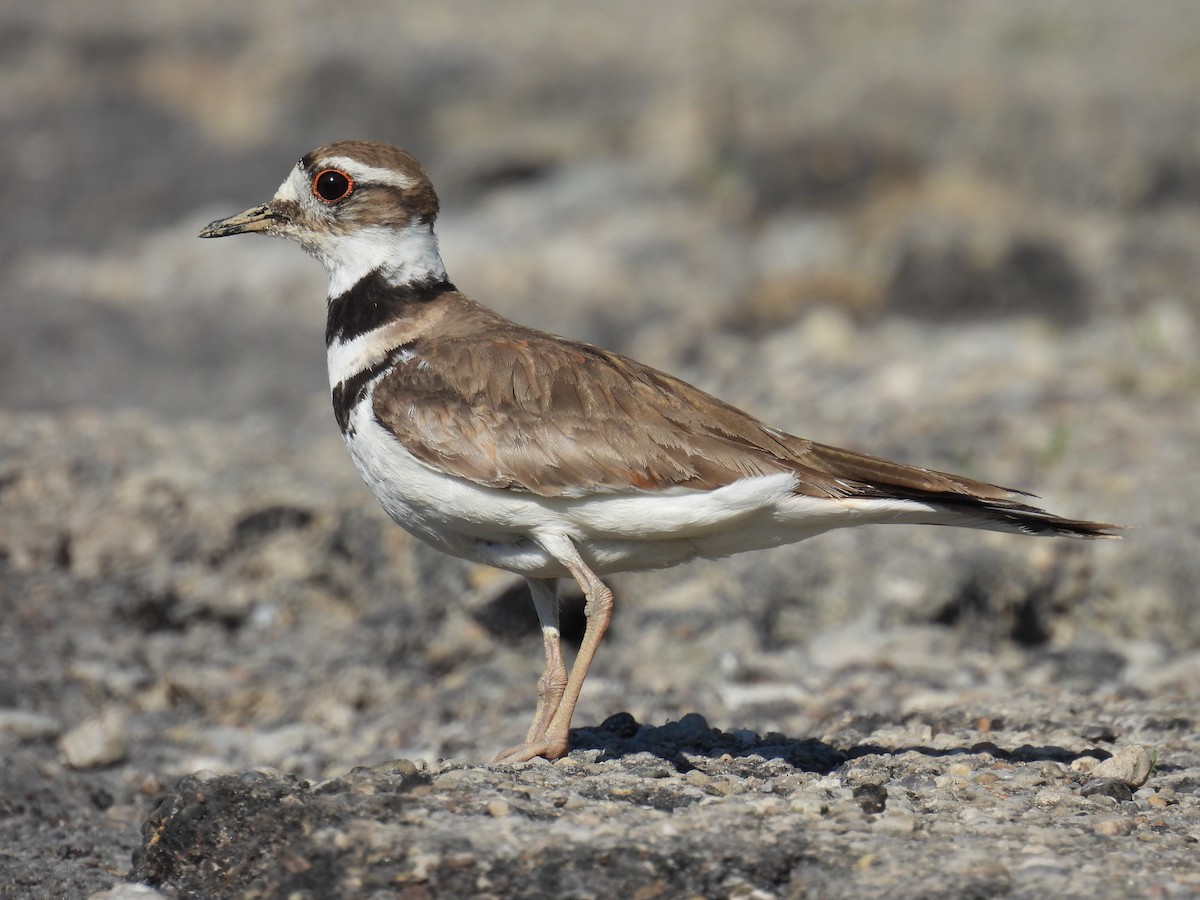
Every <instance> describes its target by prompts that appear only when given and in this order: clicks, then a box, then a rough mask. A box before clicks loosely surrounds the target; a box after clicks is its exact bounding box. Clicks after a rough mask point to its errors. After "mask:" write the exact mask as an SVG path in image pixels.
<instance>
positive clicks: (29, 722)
mask: <svg viewBox="0 0 1200 900" xmlns="http://www.w3.org/2000/svg"><path fill="white" fill-rule="evenodd" d="M61 733H62V725H61V724H59V721H58V720H57V719H56V718H54V717H53V716H46V715H42V714H41V713H35V712H30V711H29V710H25V709H2V710H0V741H6V740H14V741H39V740H46V739H48V738H52V737H58V735H59V734H61Z"/></svg>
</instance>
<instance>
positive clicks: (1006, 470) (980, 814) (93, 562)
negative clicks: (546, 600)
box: [0, 0, 1200, 900]
mask: <svg viewBox="0 0 1200 900" xmlns="http://www.w3.org/2000/svg"><path fill="white" fill-rule="evenodd" d="M555 9H556V12H555V14H554V15H547V14H546V12H545V9H544V8H543V7H542V6H541V5H540V4H534V3H531V2H517V3H509V4H505V5H504V6H503V9H502V8H501V7H500V6H499V5H497V6H495V7H492V6H481V5H478V4H468V3H465V2H463V3H460V2H449V3H441V4H436V5H434V6H432V7H431V6H430V5H429V4H410V3H390V4H386V5H384V4H378V3H370V2H366V0H356V2H343V3H340V4H338V5H337V6H336V7H335V6H334V5H332V4H326V3H322V2H314V3H310V4H307V5H306V6H305V7H304V10H305V14H304V15H303V16H300V15H297V14H296V7H295V6H294V5H293V4H289V3H285V2H283V0H279V2H263V3H258V4H252V5H248V4H244V3H234V2H232V0H216V2H212V3H208V4H204V5H200V6H198V5H195V4H184V3H159V4H155V5H153V6H152V7H142V6H140V5H128V6H123V5H119V4H118V5H116V6H113V5H106V6H104V7H103V8H102V7H101V6H98V5H96V4H90V3H84V2H82V0H64V2H59V3H56V4H52V5H51V4H44V3H40V2H32V0H17V2H13V3H10V4H8V5H6V7H5V9H4V11H3V12H0V47H3V48H4V53H3V54H0V71H2V72H3V74H4V78H3V79H0V157H2V158H3V160H4V161H5V164H6V166H7V172H8V173H9V174H10V176H14V177H13V181H14V182H15V183H16V184H18V185H20V186H21V187H22V189H23V190H22V192H21V195H20V196H21V199H20V201H19V202H18V203H15V204H13V205H12V212H11V213H10V215H8V216H5V217H3V218H2V219H0V259H2V260H3V265H2V266H0V284H2V287H3V297H4V301H3V302H4V312H3V315H4V320H3V321H4V326H3V328H0V375H2V376H3V377H0V648H2V649H3V653H0V897H9V896H11V897H76V896H78V897H85V896H98V897H107V898H111V900H116V898H131V897H153V896H164V897H170V898H175V897H224V896H231V897H274V896H291V897H313V898H316V897H359V896H393V895H399V896H405V897H413V898H415V897H432V896H471V895H478V896H493V897H521V896H528V897H537V896H560V897H593V896H595V897H599V896H612V895H614V894H628V895H630V896H633V897H639V898H650V897H658V896H662V897H675V896H705V897H742V898H752V897H775V896H793V897H810V896H811V897H861V896H880V895H884V894H887V895H889V896H894V897H898V898H904V897H922V898H925V897H991V896H1011V897H1045V896H1064V897H1090V898H1094V897H1127V896H1154V897H1162V896H1166V897H1174V896H1180V897H1183V896H1194V895H1196V894H1197V893H1200V862H1198V861H1197V850H1196V843H1197V840H1198V839H1200V725H1198V716H1197V705H1198V704H1200V626H1197V624H1196V623H1197V622H1198V621H1200V615H1198V613H1200V610H1198V606H1200V602H1198V597H1197V591H1196V588H1195V585H1196V584H1197V583H1200V558H1198V557H1197V554H1196V552H1195V543H1196V538H1197V537H1198V536H1200V520H1198V519H1197V515H1196V513H1195V510H1196V508H1197V506H1198V505H1200V474H1198V473H1197V469H1196V465H1195V452H1196V450H1195V448H1196V447H1197V446H1200V365H1198V364H1197V360H1198V359H1200V330H1198V325H1200V288H1198V287H1197V285H1200V254H1197V252H1196V250H1195V248H1196V247H1197V246H1198V244H1200V151H1198V149H1197V143H1196V135H1197V134H1200V113H1198V112H1197V107H1196V105H1195V102H1194V98H1195V96H1196V93H1197V90H1198V89H1200V44H1198V43H1197V41H1196V35H1198V34H1200V10H1198V9H1197V8H1196V7H1195V6H1194V5H1193V4H1190V3H1187V2H1183V0H1178V2H1165V3H1160V4H1154V5H1153V6H1150V7H1145V6H1139V7H1136V8H1135V7H1133V6H1130V5H1127V4H1124V3H1121V2H1118V0H1090V2H1086V3H1085V2H1076V3H1071V2H1062V3H1055V4H1045V3H1040V2H1033V0H1021V2H1014V3H1008V4H1003V5H1000V4H990V3H985V2H983V0H968V2H963V0H954V2H950V0H944V2H943V0H938V2H929V3H923V4H919V5H918V4H892V3H882V2H880V3H875V2H864V3H856V4H851V5H847V4H835V3H828V4H826V3H811V4H794V3H790V2H787V3H785V2H782V0H780V2H761V3H754V4H743V5H739V6H737V7H736V8H735V7H734V6H732V5H727V4H721V3H717V2H715V0H714V2H691V3H687V4H683V3H679V4H674V3H663V4H654V5H652V6H650V7H647V6H646V5H645V4H634V3H632V2H624V0H620V2H616V3H611V4H605V5H603V6H596V5H594V4H591V5H588V4H566V5H560V6H559V7H556V8H555ZM346 137H371V138H377V139H383V140H392V141H395V142H397V143H401V144H404V145H406V146H408V147H410V148H411V149H413V150H414V151H415V152H417V153H418V154H419V155H420V156H421V157H422V158H423V159H424V160H425V162H426V163H427V165H428V168H429V169H430V171H431V173H432V175H433V177H434V180H435V183H436V184H437V185H438V186H439V188H440V189H441V191H442V194H443V199H444V204H443V219H442V227H441V228H440V233H441V235H442V245H443V251H444V255H445V257H446V261H447V265H448V268H449V270H450V272H451V275H452V276H453V278H454V280H455V281H456V283H458V284H459V285H460V286H462V287H463V288H464V289H465V290H467V291H468V292H469V293H471V294H472V295H474V296H476V297H477V298H478V299H480V300H482V301H484V302H487V303H489V304H491V305H494V306H495V307H497V308H498V309H500V310H501V311H502V312H504V313H506V314H508V315H511V316H513V317H514V318H518V319H520V320H522V321H525V322H528V323H530V324H536V325H538V326H541V327H545V328H548V329H550V330H554V331H558V332H561V333H566V334H569V335H571V336H573V337H579V338H583V339H587V340H592V341H596V342H600V343H603V344H605V345H607V346H609V347H612V348H613V349H616V350H619V351H622V352H626V353H630V354H632V355H634V356H637V357H639V358H641V359H644V360H646V361H647V362H650V363H652V364H654V365H656V366H659V367H660V368H664V369H666V370H668V371H671V372H674V373H676V374H679V375H681V376H682V377H684V378H686V379H688V380H690V381H693V382H694V383H697V384H699V385H701V386H703V387H705V388H707V389H709V390H712V391H714V392H716V393H717V394H719V395H720V396H722V397H723V398H725V399H727V400H729V401H731V402H734V403H736V404H738V405H740V406H743V407H745V408H748V409H751V410H753V411H754V412H756V413H758V414H760V415H761V416H762V417H764V418H766V419H768V420H769V421H771V422H773V423H774V424H778V425H780V426H781V427H784V428H786V429H788V430H790V431H794V432H796V433H799V434H803V435H805V436H808V437H813V438H815V439H818V440H822V441H826V442H829V443H836V444H842V445H845V446H851V447H855V448H859V449H863V450H866V451H869V452H874V453H878V454H881V455H885V456H892V457H896V458H900V459H904V460H907V461H911V462H914V463H919V464H924V465H929V466H933V467H936V468H942V469H949V470H956V471H962V472H964V473H965V474H969V475H973V476H975V477H982V478H986V479H988V480H992V481H996V482H998V483H1002V484H1011V485H1014V486H1016V487H1021V488H1027V489H1030V490H1034V491H1036V492H1038V493H1039V494H1042V495H1043V497H1044V499H1045V502H1046V504H1047V505H1048V506H1049V507H1050V508H1051V509H1053V510H1055V511H1057V512H1060V513H1062V514H1064V515H1070V516H1077V517H1081V518H1094V519H1100V520H1105V521H1114V520H1115V521H1119V522H1122V523H1125V524H1127V525H1129V526H1131V528H1130V531H1129V532H1128V533H1127V535H1126V539H1125V540H1124V541H1121V542H1119V543H1118V542H1094V543H1083V542H1067V541H1048V540H1037V541H1035V540H1024V539H1021V538H1017V537H1013V536H1005V535H992V534H983V533H973V532H959V531H951V530H943V529H932V528H911V529H890V528H879V529H859V530H855V531H851V532H847V533H837V534H830V535H826V536H822V537H821V538H818V539H815V540H813V541H810V542H807V543H805V544H803V545H800V546H798V547H789V548H781V549H779V550H775V551H771V552H769V553H760V554H751V555H748V556H742V557H736V558H733V559H730V560H726V561H721V562H708V563H699V564H694V565H691V566H688V567H684V568H681V569H677V570H671V571H667V572H656V573H645V574H638V575H629V576H623V577H619V578H617V579H615V581H614V587H615V591H616V594H617V612H616V617H615V620H614V625H613V628H612V630H611V632H610V634H609V637H608V638H607V639H606V642H605V645H604V646H603V647H602V648H601V652H600V654H599V656H598V658H597V662H596V665H595V667H594V668H593V672H592V677H591V678H590V679H589V681H588V684H587V687H586V688H585V691H584V694H583V697H582V700H581V703H580V706H579V709H578V712H577V715H576V720H575V722H576V726H577V729H576V731H574V732H573V734H572V745H571V746H572V752H571V754H570V756H569V757H568V758H566V759H564V760H560V761H558V762H555V763H546V762H544V761H535V762H533V763H528V764H522V765H508V766H487V765H485V764H484V763H485V761H486V760H488V759H490V758H491V757H492V755H494V753H495V752H496V751H498V750H499V749H501V748H502V747H505V746H509V745H511V744H512V743H513V742H514V741H515V740H517V739H518V738H519V737H520V736H521V735H522V734H523V733H524V729H525V724H526V722H527V719H528V717H529V715H530V714H531V712H532V705H533V699H534V682H535V679H536V676H537V673H538V670H539V668H540V661H541V645H540V639H539V636H538V633H537V627H536V620H535V617H534V615H533V611H532V609H531V605H530V603H529V601H528V597H527V596H526V594H525V591H524V588H523V587H522V586H521V584H520V582H519V581H514V580H513V579H510V578H508V577H507V576H504V575H503V574H501V573H496V572H492V571H490V570H485V569H480V568H477V567H473V566H469V565H467V564H465V563H462V562H459V561H456V560H451V559H447V558H445V557H443V556H441V555H439V554H438V553H436V552H434V551H432V550H429V549H428V548H425V547H422V546H420V545H418V544H416V543H415V542H414V541H412V540H411V539H409V538H408V537H407V536H406V535H405V534H403V533H402V532H401V531H400V530H399V529H397V528H395V527H394V526H392V525H391V524H390V523H388V522H387V521H386V519H385V518H384V516H383V515H382V514H381V513H380V512H379V511H378V510H376V509H375V507H374V505H373V502H372V500H371V498H370V497H369V495H368V494H367V492H366V489H365V488H364V487H363V486H362V485H361V484H360V483H359V482H358V478H357V475H356V474H355V472H354V471H353V468H352V466H351V465H350V463H349V460H348V459H347V458H346V454H345V451H344V449H343V448H342V446H341V443H340V439H339V438H338V436H337V432H336V427H335V426H334V423H333V421H332V416H331V414H330V411H329V409H328V397H327V392H326V391H327V389H326V386H325V384H324V366H323V352H322V346H321V335H322V334H323V311H322V309H321V303H320V298H321V297H322V296H323V293H324V286H323V278H322V275H321V273H320V271H319V267H318V266H317V265H316V264H315V263H312V262H311V261H307V260H303V259H301V258H300V257H299V255H298V254H297V252H296V250H295V248H294V247H289V246H276V245H274V244H273V243H271V242H267V241H255V240H250V239H246V240H243V241H229V242H220V243H218V244H213V243H205V242H200V241H197V240H195V239H194V235H195V233H196V231H197V230H198V228H199V227H200V226H201V225H202V224H204V223H205V222H207V221H209V220H211V219H213V218H215V217H217V216H219V215H225V214H228V213H231V212H234V211H236V210H239V209H242V208H245V207H246V206H248V205H250V204H252V203H254V202H258V201H260V200H262V199H265V198H266V196H267V195H269V193H270V192H271V191H272V190H273V188H274V186H275V185H276V184H278V182H279V181H280V180H281V179H282V177H283V175H284V174H285V173H286V171H287V168H288V167H289V166H290V165H291V162H292V161H293V160H294V159H295V158H296V157H297V156H298V155H299V154H300V153H302V152H304V151H305V150H307V149H310V148H311V147H313V146H316V145H317V144H320V143H322V142H324V141H326V140H331V139H335V138H346ZM564 630H565V633H566V636H567V638H568V640H570V641H573V642H578V640H579V637H580V635H581V633H582V614H581V609H580V604H579V602H578V597H569V598H568V601H567V605H566V609H565V618H564Z"/></svg>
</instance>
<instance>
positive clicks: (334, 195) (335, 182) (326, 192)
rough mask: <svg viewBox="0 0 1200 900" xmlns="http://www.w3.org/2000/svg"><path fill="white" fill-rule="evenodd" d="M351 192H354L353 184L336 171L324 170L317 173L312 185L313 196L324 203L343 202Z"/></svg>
mask: <svg viewBox="0 0 1200 900" xmlns="http://www.w3.org/2000/svg"><path fill="white" fill-rule="evenodd" d="M352 190H354V182H353V181H352V180H351V179H350V176H349V175H347V174H346V173H345V172H339V171H338V170H337V169H325V170H324V171H322V172H318V173H317V177H316V178H314V179H313V183H312V191H313V195H314V196H316V198H317V199H318V200H322V201H324V202H325V203H337V201H339V200H345V199H346V198H347V197H349V196H350V192H351V191H352Z"/></svg>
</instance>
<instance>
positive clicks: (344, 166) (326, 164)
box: [319, 156, 417, 191]
mask: <svg viewBox="0 0 1200 900" xmlns="http://www.w3.org/2000/svg"><path fill="white" fill-rule="evenodd" d="M319 165H320V166H321V167H322V168H326V169H341V170H342V171H343V172H345V173H346V174H347V175H349V176H350V177H351V178H353V179H354V180H355V181H364V182H373V183H375V184H390V185H391V186H392V187H396V188H400V190H402V191H407V190H410V189H412V188H414V187H416V186H417V180H416V179H415V178H412V177H411V176H409V175H405V174H404V173H403V172H398V171H396V170H395V169H380V168H378V167H376V166H367V165H364V164H363V163H360V162H356V161H355V160H353V159H349V158H347V157H345V156H331V157H329V158H328V159H323V160H321V161H320V163H319Z"/></svg>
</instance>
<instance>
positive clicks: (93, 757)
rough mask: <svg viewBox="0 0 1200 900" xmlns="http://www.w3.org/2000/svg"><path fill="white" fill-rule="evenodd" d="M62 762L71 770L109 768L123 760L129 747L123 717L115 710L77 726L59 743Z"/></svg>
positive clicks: (86, 720)
mask: <svg viewBox="0 0 1200 900" xmlns="http://www.w3.org/2000/svg"><path fill="white" fill-rule="evenodd" d="M58 746H59V749H60V750H61V751H62V753H63V758H64V759H65V760H66V763H67V765H68V766H70V767H71V768H72V769H95V768H98V767H100V766H110V765H112V764H113V763H118V762H120V761H121V760H123V759H124V758H125V751H126V749H127V748H128V746H129V735H128V732H127V730H126V725H125V717H124V716H123V715H122V714H121V713H119V712H117V711H116V710H110V711H108V712H104V713H101V714H100V715H98V716H93V717H92V718H90V719H85V720H84V721H82V722H80V723H79V724H78V725H76V726H75V727H74V728H72V729H71V730H70V731H68V732H67V733H66V734H64V735H63V736H62V738H61V739H60V740H59V742H58Z"/></svg>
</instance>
